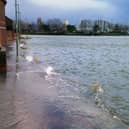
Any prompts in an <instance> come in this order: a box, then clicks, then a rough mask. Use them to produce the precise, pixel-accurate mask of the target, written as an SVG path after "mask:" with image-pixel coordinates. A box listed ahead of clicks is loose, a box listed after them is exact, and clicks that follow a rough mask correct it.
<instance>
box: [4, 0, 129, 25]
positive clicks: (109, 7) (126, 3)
mask: <svg viewBox="0 0 129 129" xmlns="http://www.w3.org/2000/svg"><path fill="white" fill-rule="evenodd" d="M7 1H8V3H7V6H6V15H7V16H10V17H12V18H14V0H7ZM19 1H20V6H21V15H22V19H23V20H27V21H36V19H37V18H38V17H42V19H43V20H44V21H46V20H47V19H49V18H60V19H62V20H68V21H69V22H71V23H72V24H78V23H79V22H80V20H81V19H106V20H108V21H113V22H118V23H124V24H129V0H19Z"/></svg>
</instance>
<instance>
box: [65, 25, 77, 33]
mask: <svg viewBox="0 0 129 129" xmlns="http://www.w3.org/2000/svg"><path fill="white" fill-rule="evenodd" d="M67 31H68V32H75V31H76V27H75V25H67Z"/></svg>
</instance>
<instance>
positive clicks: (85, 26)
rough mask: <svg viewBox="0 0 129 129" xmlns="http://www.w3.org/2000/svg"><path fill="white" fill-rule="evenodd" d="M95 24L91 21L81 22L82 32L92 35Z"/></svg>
mask: <svg viewBox="0 0 129 129" xmlns="http://www.w3.org/2000/svg"><path fill="white" fill-rule="evenodd" d="M93 26H94V23H93V21H91V20H81V23H80V31H82V32H85V33H90V32H92V31H93Z"/></svg>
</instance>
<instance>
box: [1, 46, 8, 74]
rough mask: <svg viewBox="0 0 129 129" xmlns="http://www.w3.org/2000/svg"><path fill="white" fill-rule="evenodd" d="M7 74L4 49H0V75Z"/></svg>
mask: <svg viewBox="0 0 129 129" xmlns="http://www.w3.org/2000/svg"><path fill="white" fill-rule="evenodd" d="M6 72H7V61H6V49H5V48H0V73H6Z"/></svg>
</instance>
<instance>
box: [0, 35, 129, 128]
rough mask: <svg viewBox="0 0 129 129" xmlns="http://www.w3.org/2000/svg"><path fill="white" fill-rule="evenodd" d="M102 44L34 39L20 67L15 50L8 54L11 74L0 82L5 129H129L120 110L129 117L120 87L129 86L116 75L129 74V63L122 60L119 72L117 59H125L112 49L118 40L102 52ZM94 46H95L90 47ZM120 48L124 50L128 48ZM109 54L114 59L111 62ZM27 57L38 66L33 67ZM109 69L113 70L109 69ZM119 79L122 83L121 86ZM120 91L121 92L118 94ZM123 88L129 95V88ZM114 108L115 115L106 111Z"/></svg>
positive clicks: (24, 51)
mask: <svg viewBox="0 0 129 129" xmlns="http://www.w3.org/2000/svg"><path fill="white" fill-rule="evenodd" d="M101 38H102V37H100V38H95V37H92V38H85V37H53V36H43V37H42V36H41V37H33V38H32V39H30V40H28V41H27V43H28V45H29V46H30V48H31V49H29V50H28V49H20V51H21V57H20V62H19V64H17V65H15V56H14V55H15V48H13V47H12V51H9V52H8V55H9V59H8V65H9V66H8V73H7V75H6V77H1V78H0V129H128V128H129V127H128V126H127V125H125V124H124V123H123V122H122V121H121V120H123V121H124V122H125V119H122V118H125V117H124V112H123V111H122V117H119V116H117V115H118V114H121V111H120V112H118V110H119V109H120V108H121V109H125V113H126V114H127V111H128V103H126V101H125V100H128V99H127V98H128V95H127V94H124V93H125V91H124V89H123V88H122V87H121V84H125V83H127V82H128V81H127V80H126V79H127V78H125V77H124V76H123V75H122V74H120V75H119V74H118V73H117V72H122V73H123V70H122V71H120V69H125V67H126V69H128V67H127V64H128V63H127V62H126V61H124V60H123V59H121V60H118V62H120V61H121V62H123V61H124V63H125V65H124V67H123V65H120V64H118V65H120V66H119V67H115V66H114V65H115V64H114V62H112V60H114V56H115V59H117V58H116V57H118V58H121V56H123V55H120V54H118V53H117V50H116V48H115V47H116V46H115V45H114V44H113V43H114V40H115V41H119V40H118V39H117V38H116V39H114V38H113V39H112V38H111V39H108V40H105V39H103V41H104V45H105V46H103V45H102V44H101V40H102V39H101ZM91 39H92V40H91ZM120 40H122V41H123V39H120ZM125 40H128V38H127V39H125ZM75 41H76V43H75ZM77 41H78V42H77ZM91 41H92V43H93V44H94V45H91V44H89V42H91ZM96 41H97V42H96ZM98 41H100V45H99V48H98ZM106 41H108V42H109V43H107V42H106ZM36 43H37V44H36ZM118 43H119V42H118ZM117 45H118V44H117ZM111 46H112V47H111ZM117 47H118V50H119V48H120V47H124V48H126V47H128V45H123V46H121V44H119V45H118V46H117ZM98 49H99V50H98ZM103 49H104V50H105V51H102V50H103ZM112 49H114V50H112ZM121 51H122V52H123V50H121ZM122 52H121V54H123V53H122ZM107 54H109V57H110V56H111V55H112V56H111V58H113V59H112V60H110V59H109V58H106V56H107ZM27 55H30V56H31V57H33V59H34V60H33V61H31V62H28V61H27V60H26V58H25V57H26V56H27ZM95 55H96V56H95ZM118 55H119V56H118ZM103 56H104V57H105V58H104V57H103ZM35 57H36V61H35ZM109 60H110V62H109ZM37 61H38V62H39V63H37ZM118 62H117V63H118ZM109 63H110V64H111V65H112V66H111V65H110V66H111V68H114V69H112V70H111V69H110V68H109V67H105V66H109ZM126 71H127V70H126ZM109 73H110V74H109ZM108 75H110V76H111V78H110V76H108ZM126 76H127V73H126ZM117 79H118V82H119V79H123V81H122V82H121V83H118V82H117V83H116V80H117ZM93 82H96V83H93ZM97 82H98V83H97ZM93 84H94V85H93ZM116 84H118V85H116ZM120 88H121V91H119V90H117V89H120ZM124 88H126V90H127V89H128V87H127V85H124ZM93 90H94V92H95V93H93ZM118 91H119V93H120V95H117V93H116V92H118ZM94 99H96V101H100V106H99V107H102V105H103V109H101V108H98V106H97V105H96V104H95V103H94V101H95V100H94ZM105 99H106V100H105ZM101 103H102V104H101ZM126 104H127V106H125V105H126ZM109 105H110V106H111V108H112V109H111V111H109V110H107V109H110V108H109ZM117 106H118V108H116V107H117ZM122 106H123V107H122ZM111 113H112V114H111ZM126 116H127V115H126ZM119 118H120V119H119ZM127 118H128V116H127ZM126 121H127V119H126Z"/></svg>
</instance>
